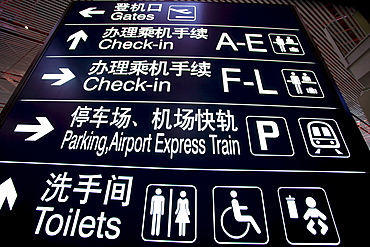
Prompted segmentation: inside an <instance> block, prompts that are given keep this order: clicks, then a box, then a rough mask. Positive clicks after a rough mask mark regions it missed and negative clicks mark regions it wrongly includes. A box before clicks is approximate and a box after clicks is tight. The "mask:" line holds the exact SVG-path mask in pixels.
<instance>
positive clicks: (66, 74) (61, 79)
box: [41, 68, 76, 86]
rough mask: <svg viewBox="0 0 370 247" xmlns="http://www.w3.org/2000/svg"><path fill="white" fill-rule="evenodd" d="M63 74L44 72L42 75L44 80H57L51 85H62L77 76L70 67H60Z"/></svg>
mask: <svg viewBox="0 0 370 247" xmlns="http://www.w3.org/2000/svg"><path fill="white" fill-rule="evenodd" d="M59 70H60V71H61V72H62V74H44V75H43V76H42V78H41V79H42V80H56V79H58V80H57V81H56V82H54V83H52V84H51V86H61V85H63V84H64V83H66V82H68V81H70V80H72V79H73V78H75V77H76V76H75V75H74V74H73V73H72V71H71V70H70V69H68V68H59Z"/></svg>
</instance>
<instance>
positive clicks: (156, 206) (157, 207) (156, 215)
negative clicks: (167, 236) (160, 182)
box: [150, 188, 165, 236]
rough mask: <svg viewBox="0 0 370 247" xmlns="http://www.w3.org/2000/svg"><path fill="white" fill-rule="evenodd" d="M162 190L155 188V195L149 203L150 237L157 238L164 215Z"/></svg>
mask: <svg viewBox="0 0 370 247" xmlns="http://www.w3.org/2000/svg"><path fill="white" fill-rule="evenodd" d="M161 194H162V190H161V189H160V188H157V189H156V190H155V195H154V196H152V200H151V203H150V205H151V206H150V215H152V228H151V234H152V236H154V235H156V236H159V233H160V230H161V216H162V215H163V214H164V202H165V198H164V196H162V195H161Z"/></svg>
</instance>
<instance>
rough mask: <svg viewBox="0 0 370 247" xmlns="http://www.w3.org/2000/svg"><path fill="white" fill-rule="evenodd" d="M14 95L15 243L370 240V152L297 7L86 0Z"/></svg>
mask: <svg viewBox="0 0 370 247" xmlns="http://www.w3.org/2000/svg"><path fill="white" fill-rule="evenodd" d="M12 103H13V104H12V105H11V106H10V107H8V108H7V109H5V110H4V113H3V116H4V118H3V119H4V121H3V124H2V126H1V129H0V137H1V140H3V141H2V142H1V143H0V150H1V156H0V158H1V165H0V168H1V173H0V179H1V181H0V182H1V185H0V199H1V200H0V202H2V204H1V205H0V206H1V210H0V217H1V221H0V222H1V223H0V224H1V226H2V228H4V229H6V230H5V233H4V234H5V235H4V236H9V238H12V239H15V240H14V241H19V240H17V239H19V236H24V237H26V238H27V239H28V240H29V241H30V242H32V243H35V244H41V245H45V244H47V243H48V244H50V243H58V244H63V245H91V246H95V245H97V246H101V245H112V246H121V245H129V246H151V245H155V244H156V242H161V243H163V244H168V243H173V244H196V245H200V246H212V245H218V244H241V245H253V244H257V245H272V246H274V245H279V246H284V245H289V244H292V245H301V244H311V245H340V246H353V244H355V243H361V242H363V241H364V239H365V235H362V234H363V233H364V231H365V230H361V229H360V230H358V229H355V228H354V227H353V225H359V226H361V225H363V223H362V222H361V220H362V219H365V218H366V217H367V218H368V213H365V212H366V211H365V207H364V205H365V204H364V203H363V202H364V201H365V199H366V198H364V194H363V193H364V191H365V188H368V182H366V179H368V175H367V173H366V171H365V168H364V167H363V165H362V164H361V163H363V162H364V157H365V154H366V152H368V151H367V147H366V145H365V144H364V142H363V140H362V137H361V135H360V133H359V132H358V130H357V128H356V126H355V125H354V123H353V120H352V119H351V117H350V116H349V115H348V113H347V111H346V108H345V106H344V105H343V104H342V100H341V98H340V96H338V93H337V90H336V88H335V86H334V84H333V83H332V79H331V77H330V76H329V74H328V72H327V71H326V70H325V68H324V65H323V63H322V61H321V60H320V58H319V57H318V56H317V53H316V51H315V49H314V47H313V46H312V43H311V41H310V39H309V37H308V36H307V33H306V32H305V30H304V27H303V26H302V24H301V22H300V20H299V18H298V17H297V14H296V12H295V10H294V9H293V8H292V7H290V6H275V5H274V6H272V5H247V4H213V3H212V4H211V3H195V2H194V3H193V2H191V3H190V2H187V3H177V2H118V3H113V2H109V3H108V2H93V3H89V2H74V3H73V4H72V5H71V6H70V8H69V9H68V11H67V12H66V14H65V15H64V17H63V19H62V20H61V22H60V23H59V24H58V25H57V27H56V29H55V31H54V33H53V34H52V35H51V36H50V39H49V41H48V42H47V44H46V45H45V48H44V50H43V52H42V53H41V54H40V56H39V57H38V58H37V60H36V62H35V63H34V65H33V66H32V67H31V68H30V70H29V72H28V73H27V75H26V76H25V78H24V81H23V82H22V84H21V85H20V90H18V93H17V94H16V95H15V97H14V100H13V102H12ZM5 113H6V114H5ZM354 198H356V199H354ZM6 202H7V203H6ZM7 204H8V205H9V207H8V205H7ZM350 215H351V216H350ZM19 222H22V224H20V223H19ZM22 240H23V239H22Z"/></svg>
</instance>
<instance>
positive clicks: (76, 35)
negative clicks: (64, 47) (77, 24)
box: [67, 30, 88, 50]
mask: <svg viewBox="0 0 370 247" xmlns="http://www.w3.org/2000/svg"><path fill="white" fill-rule="evenodd" d="M87 37H88V36H87V34H86V33H85V32H84V30H80V31H78V32H76V33H74V34H72V35H71V36H69V37H68V39H67V42H69V41H71V40H73V41H72V44H71V45H70V46H69V50H75V49H76V47H77V45H78V43H79V42H80V40H81V39H82V40H83V41H86V40H87Z"/></svg>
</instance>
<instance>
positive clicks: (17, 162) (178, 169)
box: [0, 160, 367, 174]
mask: <svg viewBox="0 0 370 247" xmlns="http://www.w3.org/2000/svg"><path fill="white" fill-rule="evenodd" d="M0 163H3V164H24V165H53V166H79V167H103V168H106V167H109V168H120V169H140V170H172V171H209V172H274V173H276V172H280V173H333V174H366V173H367V172H365V171H320V170H288V169H286V170H284V169H282V170H276V169H275V170H274V169H271V170H269V169H236V168H235V169H216V168H192V167H161V166H158V167H151V166H121V165H102V164H99V165H97V164H72V163H50V162H32V161H29V162H25V161H5V160H4V161H0Z"/></svg>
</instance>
